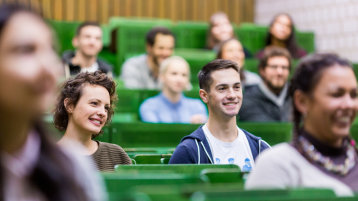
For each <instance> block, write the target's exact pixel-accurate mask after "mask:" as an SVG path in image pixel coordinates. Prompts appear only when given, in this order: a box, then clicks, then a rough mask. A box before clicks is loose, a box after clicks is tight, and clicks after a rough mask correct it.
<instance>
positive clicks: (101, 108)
mask: <svg viewBox="0 0 358 201" xmlns="http://www.w3.org/2000/svg"><path fill="white" fill-rule="evenodd" d="M116 99H117V96H116V85H115V82H114V81H113V80H112V79H111V78H109V77H108V76H107V75H106V74H105V73H101V72H99V71H96V72H94V73H80V74H78V75H77V76H76V77H74V78H71V79H69V80H68V81H67V82H65V83H64V85H63V88H62V91H61V94H60V96H59V99H58V104H57V106H56V110H55V116H54V122H55V126H56V128H57V129H59V130H60V131H65V134H64V136H63V138H62V139H61V140H60V141H59V142H58V143H59V144H60V145H61V144H67V143H68V141H69V140H72V141H76V142H79V143H80V144H82V145H83V146H84V147H85V148H86V149H85V153H84V154H85V155H90V156H92V158H93V159H94V161H95V162H96V165H97V167H98V169H99V170H101V171H113V170H114V166H115V165H117V164H131V160H130V158H129V157H128V155H127V154H126V153H125V151H124V150H123V149H122V148H121V147H120V146H118V145H115V144H110V143H105V142H99V141H96V140H93V138H94V137H96V136H97V135H99V134H100V133H101V131H102V128H103V126H105V125H106V124H107V123H108V122H110V120H111V117H112V115H113V105H114V103H115V101H116Z"/></svg>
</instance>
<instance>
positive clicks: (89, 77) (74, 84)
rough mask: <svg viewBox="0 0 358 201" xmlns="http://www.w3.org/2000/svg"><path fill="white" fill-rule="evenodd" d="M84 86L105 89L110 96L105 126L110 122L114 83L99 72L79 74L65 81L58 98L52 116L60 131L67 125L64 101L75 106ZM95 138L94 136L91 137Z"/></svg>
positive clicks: (114, 93) (115, 99)
mask: <svg viewBox="0 0 358 201" xmlns="http://www.w3.org/2000/svg"><path fill="white" fill-rule="evenodd" d="M85 84H90V85H99V86H102V87H104V88H106V89H107V91H108V93H109V96H110V103H111V104H110V108H109V109H108V117H107V121H106V124H108V122H110V121H111V118H112V115H113V113H114V105H115V102H116V101H117V94H116V83H115V82H114V81H113V80H112V79H111V78H110V77H108V76H107V75H106V74H105V73H102V72H101V71H96V72H94V73H87V72H86V73H80V74H78V75H77V76H76V77H74V78H70V79H69V80H68V81H66V82H65V83H64V84H63V86H62V90H61V94H60V96H59V97H58V102H57V105H56V109H55V114H54V123H55V127H56V128H57V129H58V130H60V131H65V130H66V129H67V125H68V113H67V110H66V107H65V104H64V100H65V99H66V98H68V100H69V102H68V103H69V104H70V105H74V106H76V104H77V102H78V100H79V99H80V98H81V96H82V89H83V86H84V85H85ZM95 136H97V134H96V135H94V136H93V137H95Z"/></svg>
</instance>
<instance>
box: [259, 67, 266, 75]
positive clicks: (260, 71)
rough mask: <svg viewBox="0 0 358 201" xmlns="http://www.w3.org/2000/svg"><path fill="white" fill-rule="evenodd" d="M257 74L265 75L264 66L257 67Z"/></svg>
mask: <svg viewBox="0 0 358 201" xmlns="http://www.w3.org/2000/svg"><path fill="white" fill-rule="evenodd" d="M259 75H260V77H264V75H265V68H259Z"/></svg>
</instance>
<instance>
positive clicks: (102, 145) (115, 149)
mask: <svg viewBox="0 0 358 201" xmlns="http://www.w3.org/2000/svg"><path fill="white" fill-rule="evenodd" d="M96 142H97V143H98V149H97V151H96V152H94V153H93V154H92V158H93V160H94V161H95V163H96V165H97V168H98V170H100V171H114V166H115V165H117V164H132V161H131V159H130V158H129V156H128V155H127V153H126V152H125V151H124V150H123V148H122V147H120V146H118V145H116V144H111V143H106V142H99V141H96Z"/></svg>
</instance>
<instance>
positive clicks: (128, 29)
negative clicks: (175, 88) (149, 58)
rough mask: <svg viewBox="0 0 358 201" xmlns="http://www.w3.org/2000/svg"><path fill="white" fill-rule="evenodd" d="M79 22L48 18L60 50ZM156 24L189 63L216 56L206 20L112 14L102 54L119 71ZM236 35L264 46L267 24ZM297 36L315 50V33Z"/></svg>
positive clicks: (239, 29) (247, 26) (252, 46)
mask: <svg viewBox="0 0 358 201" xmlns="http://www.w3.org/2000/svg"><path fill="white" fill-rule="evenodd" d="M79 23H80V22H67V21H55V20H49V24H50V25H51V26H52V27H53V29H54V30H55V33H56V34H57V38H58V40H59V45H60V53H62V52H63V51H64V50H66V49H73V47H72V44H71V39H72V37H73V36H74V35H75V30H76V28H77V26H78V25H79ZM154 26H165V27H168V28H170V29H171V30H173V32H174V34H175V35H176V48H177V49H176V54H177V55H179V56H183V57H184V58H185V59H187V60H188V62H189V64H190V66H191V67H192V68H193V67H194V68H196V67H197V66H199V67H202V64H205V63H207V62H208V61H210V60H212V59H214V58H215V53H213V52H212V51H208V50H204V48H205V46H206V35H207V31H208V29H209V26H208V23H207V22H192V21H180V22H177V23H174V22H172V21H171V20H169V19H155V18H147V19H145V18H124V17H112V18H110V20H109V22H108V23H107V24H102V25H101V27H102V30H103V43H104V47H105V48H104V50H103V51H102V52H101V54H100V57H102V58H104V59H105V60H107V61H109V62H110V63H112V64H113V65H114V66H115V69H114V72H115V74H117V75H119V74H120V67H121V65H122V64H123V62H124V61H125V59H127V58H129V57H131V56H133V55H137V54H141V53H144V52H145V35H146V33H147V32H148V31H149V30H150V29H151V28H152V27H154ZM233 27H234V31H235V34H236V36H238V37H239V38H240V40H241V41H242V43H243V45H244V46H245V47H246V48H247V49H248V50H249V51H250V52H252V53H255V52H257V51H258V50H260V49H262V48H263V47H264V46H265V37H266V33H267V30H268V28H267V26H260V25H255V24H251V23H243V24H241V25H240V26H238V25H235V24H234V25H233ZM296 33H297V40H298V43H299V44H300V46H302V47H303V48H304V49H305V50H306V51H308V52H314V50H315V46H314V33H313V32H300V31H297V30H296Z"/></svg>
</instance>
